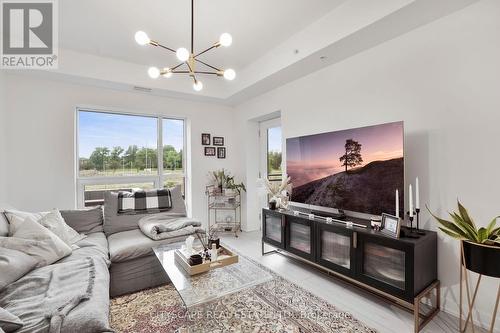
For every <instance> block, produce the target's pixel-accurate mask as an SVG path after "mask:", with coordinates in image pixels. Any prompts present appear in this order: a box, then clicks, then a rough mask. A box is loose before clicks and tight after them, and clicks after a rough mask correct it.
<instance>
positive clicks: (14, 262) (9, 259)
mask: <svg viewBox="0 0 500 333" xmlns="http://www.w3.org/2000/svg"><path fill="white" fill-rule="evenodd" d="M0 238H7V237H0ZM0 242H1V240H0ZM37 263H38V262H37V260H36V259H35V258H33V257H31V256H29V255H27V254H26V253H24V252H21V251H17V250H11V249H7V248H3V247H0V272H1V274H0V290H2V289H3V288H5V287H6V286H7V285H9V284H11V283H12V282H16V281H17V280H19V279H20V278H21V277H23V276H24V275H25V274H27V273H28V272H30V271H31V270H32V269H33V268H35V266H36V264H37Z"/></svg>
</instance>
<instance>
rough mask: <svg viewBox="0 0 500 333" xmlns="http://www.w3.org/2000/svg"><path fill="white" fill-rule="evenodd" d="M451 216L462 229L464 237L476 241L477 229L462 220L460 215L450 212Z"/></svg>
mask: <svg viewBox="0 0 500 333" xmlns="http://www.w3.org/2000/svg"><path fill="white" fill-rule="evenodd" d="M450 216H451V218H452V219H453V221H454V222H455V223H454V224H455V225H456V226H457V227H459V228H461V229H462V230H463V231H464V234H465V237H466V238H467V239H470V240H472V241H477V240H478V236H477V230H476V229H475V228H473V227H472V226H471V225H470V224H468V223H466V222H464V220H463V219H462V218H461V217H460V215H458V214H456V213H450Z"/></svg>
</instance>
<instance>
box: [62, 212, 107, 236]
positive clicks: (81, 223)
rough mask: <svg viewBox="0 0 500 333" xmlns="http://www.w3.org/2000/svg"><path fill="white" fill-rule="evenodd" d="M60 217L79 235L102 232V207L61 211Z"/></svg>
mask: <svg viewBox="0 0 500 333" xmlns="http://www.w3.org/2000/svg"><path fill="white" fill-rule="evenodd" d="M60 212H61V215H62V217H63V219H64V221H65V222H66V224H67V225H69V226H70V227H71V228H73V229H75V230H76V231H77V232H79V233H83V234H90V233H93V232H103V227H102V225H103V222H104V217H103V213H102V206H97V207H94V208H86V209H75V210H61V211H60Z"/></svg>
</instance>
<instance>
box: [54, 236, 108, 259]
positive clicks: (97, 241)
mask: <svg viewBox="0 0 500 333" xmlns="http://www.w3.org/2000/svg"><path fill="white" fill-rule="evenodd" d="M76 245H78V249H75V250H73V253H71V254H70V255H69V256H67V257H66V258H63V259H61V260H59V261H58V262H57V263H61V262H67V261H73V260H78V259H83V258H87V257H92V258H96V257H97V258H102V259H104V260H105V261H106V263H107V264H108V266H109V264H110V261H109V250H108V240H107V238H106V235H105V234H104V233H103V232H94V233H91V234H88V235H87V237H86V238H84V239H82V240H81V241H79V242H77V243H76Z"/></svg>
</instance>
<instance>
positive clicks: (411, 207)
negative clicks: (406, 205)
mask: <svg viewBox="0 0 500 333" xmlns="http://www.w3.org/2000/svg"><path fill="white" fill-rule="evenodd" d="M408 192H409V193H410V217H413V191H412V189H411V184H410V189H409V190H408Z"/></svg>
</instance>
